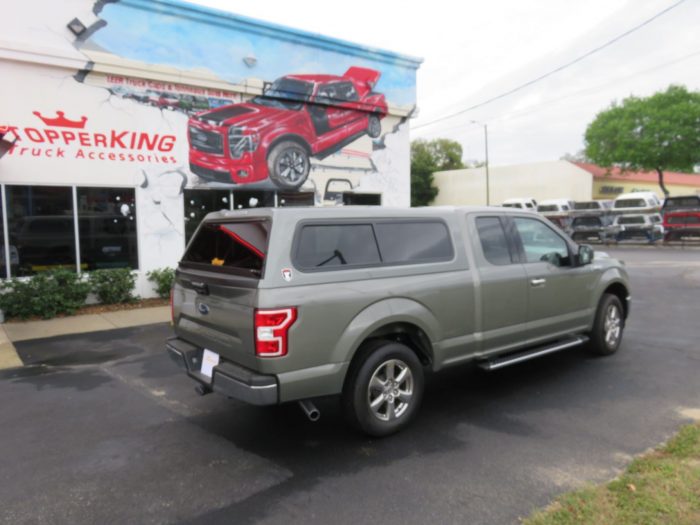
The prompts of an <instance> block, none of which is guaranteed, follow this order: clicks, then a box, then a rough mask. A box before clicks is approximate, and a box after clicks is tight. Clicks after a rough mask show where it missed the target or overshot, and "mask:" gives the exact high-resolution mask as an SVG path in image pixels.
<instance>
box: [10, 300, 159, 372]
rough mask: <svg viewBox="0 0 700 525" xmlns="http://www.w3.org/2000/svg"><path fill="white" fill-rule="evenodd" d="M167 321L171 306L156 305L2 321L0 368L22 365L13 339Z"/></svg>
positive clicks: (28, 338)
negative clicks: (55, 317)
mask: <svg viewBox="0 0 700 525" xmlns="http://www.w3.org/2000/svg"><path fill="white" fill-rule="evenodd" d="M168 321H170V307H169V306H156V307H152V308H138V309H134V310H119V311H115V312H104V313H101V314H89V315H76V316H72V317H62V318H59V319H48V320H46V321H27V322H23V323H5V324H3V325H0V370H2V369H5V368H14V367H18V366H22V365H23V363H22V360H21V359H20V358H19V356H18V355H17V351H16V350H15V346H14V345H13V344H12V343H13V342H17V341H29V340H31V339H43V338H46V337H56V336H59V335H70V334H85V333H89V332H101V331H103V330H114V329H116V328H128V327H130V326H143V325H148V324H156V323H165V322H168Z"/></svg>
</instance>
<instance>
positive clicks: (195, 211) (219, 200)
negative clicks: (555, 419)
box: [184, 190, 231, 244]
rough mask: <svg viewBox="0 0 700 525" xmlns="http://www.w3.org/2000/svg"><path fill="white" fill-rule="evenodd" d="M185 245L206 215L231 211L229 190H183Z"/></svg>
mask: <svg viewBox="0 0 700 525" xmlns="http://www.w3.org/2000/svg"><path fill="white" fill-rule="evenodd" d="M184 201H185V244H187V243H188V242H190V239H191V238H192V235H194V232H195V230H196V229H197V226H199V223H200V222H202V219H204V217H206V215H207V213H211V212H213V211H220V210H230V209H231V192H230V191H229V190H185V195H184Z"/></svg>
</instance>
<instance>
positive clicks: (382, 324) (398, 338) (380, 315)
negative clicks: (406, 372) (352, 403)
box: [333, 298, 440, 383]
mask: <svg viewBox="0 0 700 525" xmlns="http://www.w3.org/2000/svg"><path fill="white" fill-rule="evenodd" d="M439 326H440V325H439V323H438V320H437V318H436V317H435V316H434V315H433V313H432V312H431V311H430V310H429V309H428V308H426V307H425V306H424V305H422V304H421V303H419V302H417V301H414V300H412V299H407V298H392V299H386V300H382V301H379V302H376V303H374V304H372V305H370V306H368V307H366V308H365V309H364V310H362V311H361V312H360V313H359V314H358V315H357V316H355V318H354V319H353V320H352V321H351V322H350V323H349V324H348V326H347V328H346V329H345V331H344V333H343V335H342V336H341V337H340V339H339V340H338V344H337V345H336V346H335V348H334V350H333V361H335V362H338V361H342V362H349V363H350V366H349V367H348V369H347V370H348V371H349V370H350V369H351V368H352V367H353V365H355V364H356V363H357V362H358V359H361V358H362V357H363V356H362V349H363V348H366V346H367V345H368V344H371V343H374V342H379V341H382V340H385V341H390V342H400V343H402V344H404V345H406V346H408V347H409V348H410V349H411V350H412V351H413V352H415V353H416V355H417V356H418V359H419V360H420V362H421V364H423V366H425V367H431V366H432V364H433V362H434V359H435V355H434V342H435V341H438V340H439V333H440V327H439ZM346 377H347V373H346ZM344 382H345V378H343V383H344Z"/></svg>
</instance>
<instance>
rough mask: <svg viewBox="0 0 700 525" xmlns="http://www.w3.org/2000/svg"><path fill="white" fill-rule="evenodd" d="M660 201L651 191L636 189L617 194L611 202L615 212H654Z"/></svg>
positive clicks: (656, 210)
mask: <svg viewBox="0 0 700 525" xmlns="http://www.w3.org/2000/svg"><path fill="white" fill-rule="evenodd" d="M660 209H661V201H660V200H659V198H658V197H657V196H656V194H655V193H654V192H652V191H637V192H632V193H623V194H622V195H619V196H618V197H617V198H616V199H615V201H614V203H613V212H615V213H655V212H658V211H659V210H660Z"/></svg>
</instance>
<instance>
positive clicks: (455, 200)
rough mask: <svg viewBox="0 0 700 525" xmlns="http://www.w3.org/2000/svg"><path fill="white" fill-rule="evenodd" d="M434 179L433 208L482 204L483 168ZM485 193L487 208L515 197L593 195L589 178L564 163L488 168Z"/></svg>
mask: <svg viewBox="0 0 700 525" xmlns="http://www.w3.org/2000/svg"><path fill="white" fill-rule="evenodd" d="M434 177H435V186H436V187H437V188H438V190H439V193H438V195H437V197H436V199H435V200H434V201H433V205H435V206H444V205H452V206H464V205H484V204H486V170H485V168H473V169H463V170H451V171H441V172H437V173H435V174H434ZM489 193H490V196H489V197H490V198H489V204H491V205H498V204H501V203H502V202H503V201H504V200H506V199H511V198H518V197H531V198H534V199H535V200H537V201H541V200H544V199H570V200H588V199H590V198H591V195H592V193H593V176H592V175H591V174H590V173H588V172H587V171H585V170H583V169H581V168H579V167H578V166H576V165H574V164H572V163H570V162H568V161H565V160H557V161H551V162H535V163H530V164H515V165H511V166H490V167H489Z"/></svg>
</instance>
